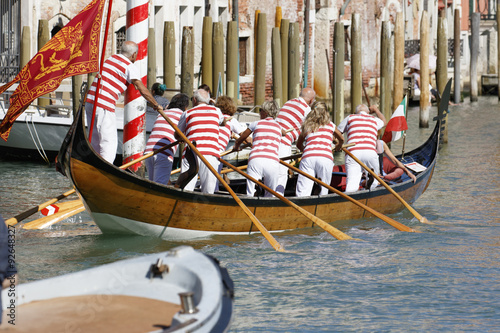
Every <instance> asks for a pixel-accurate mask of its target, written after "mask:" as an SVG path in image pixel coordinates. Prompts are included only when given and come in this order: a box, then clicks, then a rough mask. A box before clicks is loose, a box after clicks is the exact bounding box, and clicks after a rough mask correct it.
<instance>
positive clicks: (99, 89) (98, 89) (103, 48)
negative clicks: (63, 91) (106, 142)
mask: <svg viewBox="0 0 500 333" xmlns="http://www.w3.org/2000/svg"><path fill="white" fill-rule="evenodd" d="M112 5H113V0H109V3H108V13H107V17H106V28H105V29H104V39H103V42H102V51H101V63H100V64H99V74H98V75H97V86H96V90H95V96H94V107H93V109H92V120H91V121H90V127H89V142H92V130H93V129H94V120H95V111H96V109H97V101H98V99H99V93H100V91H101V76H102V66H103V64H104V56H105V54H106V43H107V41H108V30H109V18H110V17H111V7H112ZM91 85H92V83H91ZM89 89H90V86H89Z"/></svg>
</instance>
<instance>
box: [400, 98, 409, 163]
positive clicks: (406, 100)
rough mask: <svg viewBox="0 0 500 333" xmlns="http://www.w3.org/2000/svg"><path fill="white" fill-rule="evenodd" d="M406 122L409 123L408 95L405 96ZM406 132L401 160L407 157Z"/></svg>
mask: <svg viewBox="0 0 500 333" xmlns="http://www.w3.org/2000/svg"><path fill="white" fill-rule="evenodd" d="M405 120H406V123H408V94H406V95H405ZM405 143H406V131H403V148H402V150H401V159H403V158H404V157H405Z"/></svg>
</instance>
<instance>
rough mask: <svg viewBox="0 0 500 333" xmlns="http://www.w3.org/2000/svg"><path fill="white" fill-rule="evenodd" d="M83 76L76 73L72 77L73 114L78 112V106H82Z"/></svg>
mask: <svg viewBox="0 0 500 333" xmlns="http://www.w3.org/2000/svg"><path fill="white" fill-rule="evenodd" d="M82 83H83V77H82V76H81V75H74V76H72V77H71V100H72V101H73V104H72V106H73V114H74V115H75V114H76V113H77V112H78V108H79V107H80V103H81V102H82V101H81V94H80V88H81V87H82Z"/></svg>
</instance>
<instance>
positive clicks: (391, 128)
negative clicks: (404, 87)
mask: <svg viewBox="0 0 500 333" xmlns="http://www.w3.org/2000/svg"><path fill="white" fill-rule="evenodd" d="M407 129H408V124H407V123H406V96H405V97H404V98H403V100H402V101H401V104H399V106H398V108H397V109H396V110H395V111H394V113H393V114H392V117H391V119H389V122H388V123H387V126H386V127H385V132H384V135H383V136H382V140H384V141H385V142H386V143H389V142H391V141H396V140H399V139H401V138H402V137H403V134H404V131H406V130H407Z"/></svg>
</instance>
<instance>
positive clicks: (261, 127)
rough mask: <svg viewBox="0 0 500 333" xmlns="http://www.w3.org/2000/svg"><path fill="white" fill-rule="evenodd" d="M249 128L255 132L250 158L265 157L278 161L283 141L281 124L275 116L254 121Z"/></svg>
mask: <svg viewBox="0 0 500 333" xmlns="http://www.w3.org/2000/svg"><path fill="white" fill-rule="evenodd" d="M248 128H249V129H250V130H251V131H252V132H253V141H252V151H251V152H250V157H249V159H248V160H249V161H250V160H252V159H254V158H265V159H270V160H273V161H276V162H278V161H279V157H278V151H279V146H280V142H281V126H280V124H278V122H277V121H276V120H274V119H273V118H271V117H267V118H266V119H262V120H258V121H254V122H253V123H251V124H250V126H248ZM276 172H278V171H277V170H276Z"/></svg>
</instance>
